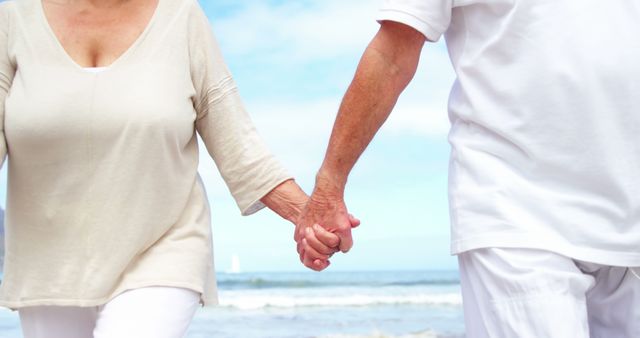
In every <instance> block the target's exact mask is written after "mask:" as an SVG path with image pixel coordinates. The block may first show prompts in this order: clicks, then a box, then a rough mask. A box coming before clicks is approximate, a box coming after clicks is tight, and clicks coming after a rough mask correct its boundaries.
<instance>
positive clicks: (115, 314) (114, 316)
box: [18, 287, 200, 338]
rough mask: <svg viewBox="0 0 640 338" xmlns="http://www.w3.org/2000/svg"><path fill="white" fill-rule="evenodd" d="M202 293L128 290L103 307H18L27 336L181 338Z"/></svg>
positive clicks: (46, 337)
mask: <svg viewBox="0 0 640 338" xmlns="http://www.w3.org/2000/svg"><path fill="white" fill-rule="evenodd" d="M199 305H200V294H199V293H197V292H195V291H192V290H188V289H182V288H173V287H145V288H140V289H134V290H129V291H125V292H124V293H122V294H120V295H118V296H117V297H115V298H114V299H112V300H111V301H110V302H108V303H107V304H105V305H102V306H94V307H71V306H68V307H67V306H34V307H25V308H21V309H19V310H18V312H19V314H20V323H21V325H22V331H23V333H24V338H92V337H93V338H182V337H184V336H185V334H186V332H187V329H188V327H189V324H190V323H191V320H192V318H193V316H194V314H195V312H196V309H197V308H198V306H199Z"/></svg>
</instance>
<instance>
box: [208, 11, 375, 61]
mask: <svg viewBox="0 0 640 338" xmlns="http://www.w3.org/2000/svg"><path fill="white" fill-rule="evenodd" d="M377 8H378V1H371V0H351V1H339V0H323V1H287V2H281V3H277V4H274V3H269V2H267V1H245V2H242V4H238V7H237V8H235V9H234V10H233V11H230V13H226V14H227V15H226V16H222V14H223V13H220V15H221V16H220V17H218V16H217V15H216V13H214V12H212V15H211V17H212V18H211V19H212V22H213V26H214V29H215V31H216V32H217V34H218V35H219V36H220V41H221V43H222V44H223V45H224V46H225V52H227V53H228V55H231V56H234V57H238V56H241V57H252V56H255V55H256V53H259V57H260V58H276V59H280V58H283V57H286V59H287V61H288V62H292V61H293V62H302V63H309V62H314V61H317V60H323V59H330V58H336V57H344V56H346V55H352V54H354V53H356V54H357V53H359V52H361V51H362V49H363V48H364V47H365V46H366V44H367V43H368V41H369V40H370V39H371V37H372V36H373V35H374V34H375V32H376V30H377V28H378V24H377V23H376V22H375V14H376V11H377Z"/></svg>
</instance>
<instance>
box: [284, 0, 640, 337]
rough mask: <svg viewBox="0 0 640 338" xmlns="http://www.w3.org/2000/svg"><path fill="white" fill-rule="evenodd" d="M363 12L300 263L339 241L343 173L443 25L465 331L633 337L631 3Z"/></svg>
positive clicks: (637, 128)
mask: <svg viewBox="0 0 640 338" xmlns="http://www.w3.org/2000/svg"><path fill="white" fill-rule="evenodd" d="M379 21H380V22H381V28H380V31H379V32H378V34H377V35H376V36H375V38H374V39H373V41H372V42H371V44H370V45H369V47H368V48H367V50H366V51H365V53H364V56H363V57H362V60H361V62H360V65H359V66H358V70H357V73H356V75H355V78H354V80H353V82H352V84H351V86H350V87H349V89H348V91H347V93H346V94H345V97H344V100H343V102H342V105H341V107H340V110H339V113H338V117H337V119H336V123H335V126H334V129H333V132H332V135H331V140H330V142H329V147H328V150H327V153H326V157H325V159H324V162H323V164H322V166H321V168H320V171H319V172H318V174H317V179H316V187H315V189H314V192H313V194H312V196H311V200H310V202H309V204H308V205H307V207H306V210H305V211H304V212H303V215H302V216H301V218H300V220H299V221H298V226H297V229H296V240H297V241H298V252H299V253H300V256H301V260H302V261H303V262H304V264H305V265H306V266H308V267H310V268H312V269H314V270H322V269H324V268H326V266H327V265H328V261H327V259H328V257H330V256H331V254H332V253H333V252H335V251H337V250H338V249H340V250H341V251H343V252H346V251H348V250H349V249H350V248H351V245H352V239H351V228H350V226H349V222H348V214H347V209H346V207H345V205H344V202H343V198H342V197H343V192H344V187H345V184H346V181H347V176H348V174H349V172H350V170H351V168H352V167H353V166H354V164H355V162H356V161H357V159H358V157H359V156H360V154H361V153H362V152H363V151H364V149H365V147H366V146H367V145H368V143H369V142H370V140H371V139H372V138H373V136H374V134H375V133H376V131H377V130H378V128H380V126H381V125H382V124H383V123H384V121H385V119H386V118H387V117H388V115H389V113H390V111H391V110H392V108H393V106H394V104H395V102H396V100H397V98H398V96H399V95H400V93H401V92H402V91H403V89H404V88H405V86H407V85H408V84H409V82H410V81H411V79H412V76H413V75H414V73H415V70H416V66H417V64H418V59H419V56H420V52H421V49H422V47H423V44H424V42H425V41H436V40H438V39H439V38H440V36H441V35H442V34H446V38H447V46H448V48H449V54H450V58H451V61H452V64H453V67H454V69H455V71H456V75H457V80H456V82H455V84H454V86H453V89H452V91H451V97H450V103H449V110H450V112H449V114H450V119H451V131H450V135H449V140H450V143H451V147H452V152H451V164H450V173H449V175H450V186H449V199H450V214H451V220H452V245H451V248H452V253H453V254H456V255H458V260H459V267H460V278H461V287H462V294H463V301H464V312H465V322H466V327H467V336H468V337H536V338H540V337H572V338H573V337H589V336H591V337H640V280H639V279H638V278H636V277H634V275H637V272H638V271H640V269H638V268H636V270H635V271H634V270H633V269H634V267H638V266H640V174H639V173H640V61H639V60H640V38H639V36H640V2H638V1H628V0H614V1H607V2H603V1H596V0H535V1H534V0H468V1H466V0H465V1H455V0H386V1H385V3H384V6H383V8H382V10H381V11H380V16H379ZM427 62H428V61H427ZM400 151H401V150H400ZM314 224H320V225H322V226H323V227H325V228H326V229H327V230H328V231H324V230H323V229H322V228H321V227H319V226H317V225H315V226H314ZM310 227H315V228H314V230H313V231H310V230H307V229H308V228H310Z"/></svg>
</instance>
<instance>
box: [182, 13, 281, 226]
mask: <svg viewBox="0 0 640 338" xmlns="http://www.w3.org/2000/svg"><path fill="white" fill-rule="evenodd" d="M189 49H190V59H191V60H190V61H191V78H192V81H193V85H194V88H195V91H196V94H195V97H194V100H193V101H194V106H195V109H196V114H197V115H196V130H197V132H198V133H199V134H200V137H201V138H202V140H203V142H204V144H205V146H206V148H207V151H208V152H209V154H210V155H211V157H212V158H213V160H214V162H215V163H216V166H217V167H218V170H219V171H220V173H221V175H222V178H223V179H224V181H225V182H226V184H227V187H228V188H229V190H230V191H231V194H232V195H233V197H234V199H235V200H236V203H237V204H238V207H239V208H240V210H241V212H242V214H243V215H249V214H252V213H254V212H256V211H258V210H260V209H262V208H263V207H264V205H263V204H262V203H261V202H260V199H261V198H262V197H263V196H265V195H266V194H267V193H269V192H270V191H271V190H272V189H273V188H275V187H276V186H278V185H279V184H280V183H282V182H284V181H286V180H288V179H290V178H291V176H290V175H289V174H288V173H287V172H286V170H284V168H283V167H282V166H281V165H280V164H279V162H278V161H277V160H276V159H275V158H274V156H273V155H272V154H271V153H270V152H269V150H268V149H267V147H266V146H265V144H264V143H263V141H262V140H261V138H260V136H259V135H258V133H257V131H256V129H255V127H254V125H253V123H252V121H251V119H250V117H249V115H248V113H247V111H246V110H245V108H244V105H243V103H242V100H241V99H240V95H239V94H238V89H237V88H236V85H235V82H234V80H233V78H232V77H231V74H230V72H229V70H228V68H227V66H226V65H225V63H224V60H223V58H222V53H221V52H220V49H219V47H218V44H217V42H216V40H215V38H214V36H213V33H212V30H211V26H210V24H209V21H208V20H207V17H206V16H205V14H204V12H203V11H202V9H201V8H200V7H199V6H198V5H197V4H196V5H194V6H193V9H192V13H191V15H190V27H189Z"/></svg>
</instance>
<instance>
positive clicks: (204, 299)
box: [0, 281, 219, 311]
mask: <svg viewBox="0 0 640 338" xmlns="http://www.w3.org/2000/svg"><path fill="white" fill-rule="evenodd" d="M151 286H165V287H176V288H184V289H189V290H192V291H194V292H197V293H199V294H200V304H202V305H203V306H206V307H209V306H215V305H218V304H219V303H218V298H217V297H216V296H205V295H204V291H203V288H202V287H199V286H195V285H193V284H190V283H178V282H166V281H165V282H158V281H153V282H151V281H150V282H141V283H136V284H131V285H127V286H126V287H124V288H122V289H118V290H117V291H115V292H114V293H113V294H111V295H109V296H107V297H102V298H98V299H60V298H44V299H30V300H23V301H8V300H0V307H4V308H8V309H10V310H13V311H15V310H17V309H20V308H23V307H31V306H76V307H93V306H101V305H104V304H106V303H108V302H110V301H111V300H112V299H114V298H115V297H117V296H118V295H120V294H122V293H123V292H125V291H127V290H133V289H140V288H144V287H151Z"/></svg>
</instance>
